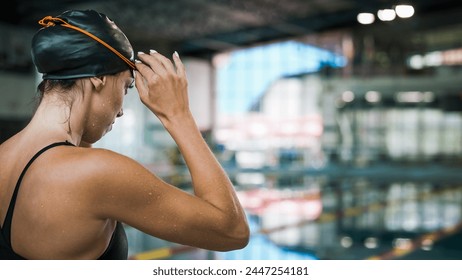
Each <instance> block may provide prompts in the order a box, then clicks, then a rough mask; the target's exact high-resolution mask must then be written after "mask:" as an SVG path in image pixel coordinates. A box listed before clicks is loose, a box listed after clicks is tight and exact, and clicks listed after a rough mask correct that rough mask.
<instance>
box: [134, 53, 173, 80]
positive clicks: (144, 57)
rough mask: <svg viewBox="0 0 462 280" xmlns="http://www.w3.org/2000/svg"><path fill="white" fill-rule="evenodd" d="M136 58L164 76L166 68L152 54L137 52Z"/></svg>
mask: <svg viewBox="0 0 462 280" xmlns="http://www.w3.org/2000/svg"><path fill="white" fill-rule="evenodd" d="M138 58H139V59H140V60H141V61H142V62H143V63H144V64H146V65H147V66H149V67H150V68H151V69H152V71H154V72H155V73H156V74H158V75H161V76H164V75H166V74H167V69H166V68H165V66H164V65H163V63H162V62H161V61H160V60H159V59H157V58H156V57H155V55H153V54H146V53H144V52H138Z"/></svg>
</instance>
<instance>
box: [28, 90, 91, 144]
mask: <svg viewBox="0 0 462 280" xmlns="http://www.w3.org/2000/svg"><path fill="white" fill-rule="evenodd" d="M80 103H81V102H79V100H75V101H74V102H73V103H72V105H67V104H65V103H64V102H63V101H62V100H57V98H53V96H48V97H47V98H44V99H43V100H42V102H41V103H40V105H39V107H38V108H37V110H36V112H35V114H34V116H33V117H32V120H31V122H30V123H29V125H28V127H27V129H28V130H30V131H31V132H33V133H34V134H35V135H40V136H42V137H44V138H53V140H54V141H57V140H60V141H63V140H67V141H69V142H71V143H73V144H74V145H79V144H80V141H81V139H82V134H83V124H82V118H81V116H82V112H81V111H82V108H81V107H82V106H80V105H81V104H80Z"/></svg>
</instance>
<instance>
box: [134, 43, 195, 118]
mask: <svg viewBox="0 0 462 280" xmlns="http://www.w3.org/2000/svg"><path fill="white" fill-rule="evenodd" d="M138 58H139V59H140V61H137V63H136V70H137V71H136V74H135V75H136V76H135V84H136V88H137V89H138V93H139V95H140V99H141V102H143V104H144V105H146V106H147V107H148V108H149V109H150V110H151V111H152V112H153V113H154V114H156V116H157V117H158V118H159V119H160V120H161V121H162V123H164V125H165V122H168V121H172V120H173V119H175V118H177V117H180V118H181V117H183V116H185V115H188V116H189V115H190V110H189V100H188V89H187V87H188V83H187V79H186V72H185V68H184V65H183V63H182V62H181V59H180V57H179V56H178V53H176V52H175V53H174V54H173V63H172V61H171V60H170V59H168V58H166V57H165V56H163V55H161V54H160V53H158V52H156V51H150V54H145V53H142V52H139V53H138Z"/></svg>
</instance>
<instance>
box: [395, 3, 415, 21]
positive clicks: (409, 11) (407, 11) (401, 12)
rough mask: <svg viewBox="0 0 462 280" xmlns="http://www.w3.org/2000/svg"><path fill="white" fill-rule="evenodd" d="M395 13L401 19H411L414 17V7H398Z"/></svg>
mask: <svg viewBox="0 0 462 280" xmlns="http://www.w3.org/2000/svg"><path fill="white" fill-rule="evenodd" d="M395 11H396V14H397V15H398V16H399V17H400V18H410V17H412V16H413V15H414V7H412V6H411V5H397V6H396V7H395Z"/></svg>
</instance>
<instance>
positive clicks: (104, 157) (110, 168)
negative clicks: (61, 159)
mask: <svg viewBox="0 0 462 280" xmlns="http://www.w3.org/2000/svg"><path fill="white" fill-rule="evenodd" d="M67 156H68V159H67V160H68V161H69V162H72V164H74V165H77V166H81V167H84V168H85V169H88V170H90V171H91V173H92V174H98V173H107V172H110V173H111V174H114V172H115V171H121V170H126V169H132V168H142V165H141V164H139V163H138V162H137V161H135V160H133V159H132V158H130V157H128V156H125V155H123V154H120V153H117V152H114V151H111V150H108V149H104V148H79V147H77V148H75V149H73V151H70V153H69V154H68V155H67ZM114 175H117V174H114Z"/></svg>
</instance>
